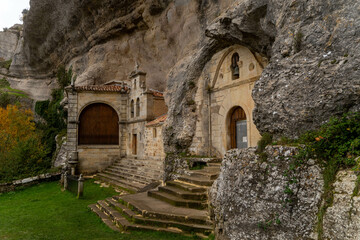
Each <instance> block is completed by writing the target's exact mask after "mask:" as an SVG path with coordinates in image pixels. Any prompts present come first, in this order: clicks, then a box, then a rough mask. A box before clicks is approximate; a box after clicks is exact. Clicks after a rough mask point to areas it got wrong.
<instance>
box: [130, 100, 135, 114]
mask: <svg viewBox="0 0 360 240" xmlns="http://www.w3.org/2000/svg"><path fill="white" fill-rule="evenodd" d="M130 114H131V117H132V118H133V117H134V100H131V104H130Z"/></svg>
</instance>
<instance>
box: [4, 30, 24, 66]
mask: <svg viewBox="0 0 360 240" xmlns="http://www.w3.org/2000/svg"><path fill="white" fill-rule="evenodd" d="M19 28H21V25H15V26H13V27H12V28H10V29H7V30H6V31H0V43H1V44H0V61H4V60H10V59H12V57H13V55H14V52H15V50H16V46H17V44H18V41H19V35H20V29H19Z"/></svg>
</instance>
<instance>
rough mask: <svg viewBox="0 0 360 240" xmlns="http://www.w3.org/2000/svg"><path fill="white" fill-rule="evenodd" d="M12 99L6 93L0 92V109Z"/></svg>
mask: <svg viewBox="0 0 360 240" xmlns="http://www.w3.org/2000/svg"><path fill="white" fill-rule="evenodd" d="M11 102H12V98H11V96H10V94H8V93H7V92H4V93H1V92H0V107H2V108H6V106H7V105H9V104H11Z"/></svg>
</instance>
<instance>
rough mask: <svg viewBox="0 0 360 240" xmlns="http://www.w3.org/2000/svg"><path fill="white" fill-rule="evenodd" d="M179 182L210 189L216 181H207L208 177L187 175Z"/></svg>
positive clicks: (180, 178)
mask: <svg viewBox="0 0 360 240" xmlns="http://www.w3.org/2000/svg"><path fill="white" fill-rule="evenodd" d="M178 180H180V181H183V182H187V183H191V184H195V185H199V186H205V187H210V186H211V185H212V184H213V182H214V180H210V179H207V178H206V177H203V176H187V175H182V176H180V177H179V178H178Z"/></svg>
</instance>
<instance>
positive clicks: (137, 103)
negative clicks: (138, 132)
mask: <svg viewBox="0 0 360 240" xmlns="http://www.w3.org/2000/svg"><path fill="white" fill-rule="evenodd" d="M136 116H137V117H139V116H140V99H139V98H137V99H136Z"/></svg>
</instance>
